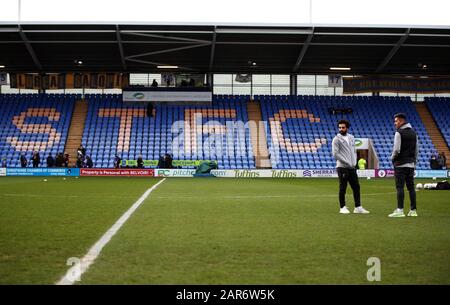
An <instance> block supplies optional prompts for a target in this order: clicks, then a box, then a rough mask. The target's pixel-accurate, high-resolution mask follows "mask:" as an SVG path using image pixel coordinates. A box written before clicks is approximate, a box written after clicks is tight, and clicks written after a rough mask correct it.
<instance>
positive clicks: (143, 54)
mask: <svg viewBox="0 0 450 305" xmlns="http://www.w3.org/2000/svg"><path fill="white" fill-rule="evenodd" d="M210 44H211V42H208V43H204V44H195V45H190V46H185V47H179V48H173V49H165V50H159V51H153V52H147V53H141V54H136V55H131V56H127V57H125V59H127V60H129V59H132V58H136V57H143V56H150V55H156V54H164V53H171V52H176V51H181V50H187V49H193V48H199V47H204V46H209V45H210Z"/></svg>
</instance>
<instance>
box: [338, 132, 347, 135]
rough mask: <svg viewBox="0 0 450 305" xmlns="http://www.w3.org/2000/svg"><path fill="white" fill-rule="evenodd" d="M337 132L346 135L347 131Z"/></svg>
mask: <svg viewBox="0 0 450 305" xmlns="http://www.w3.org/2000/svg"><path fill="white" fill-rule="evenodd" d="M339 133H340V134H341V135H343V136H346V135H347V132H346V131H339Z"/></svg>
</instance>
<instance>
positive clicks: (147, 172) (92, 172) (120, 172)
mask: <svg viewBox="0 0 450 305" xmlns="http://www.w3.org/2000/svg"><path fill="white" fill-rule="evenodd" d="M153 173H154V171H153V169H111V168H105V169H101V168H93V169H86V168H82V169H80V175H81V176H98V177H108V176H109V177H118V176H135V177H153Z"/></svg>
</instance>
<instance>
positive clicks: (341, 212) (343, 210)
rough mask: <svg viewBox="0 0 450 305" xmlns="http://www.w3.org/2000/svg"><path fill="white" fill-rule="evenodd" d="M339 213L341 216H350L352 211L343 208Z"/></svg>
mask: <svg viewBox="0 0 450 305" xmlns="http://www.w3.org/2000/svg"><path fill="white" fill-rule="evenodd" d="M339 213H340V214H350V211H349V210H348V209H347V207H346V206H344V207H343V208H341V209H340V210H339Z"/></svg>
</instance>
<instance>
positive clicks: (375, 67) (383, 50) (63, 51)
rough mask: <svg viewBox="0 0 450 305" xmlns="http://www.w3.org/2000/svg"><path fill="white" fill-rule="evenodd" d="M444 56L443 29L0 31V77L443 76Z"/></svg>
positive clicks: (448, 63) (446, 37) (448, 50)
mask: <svg viewBox="0 0 450 305" xmlns="http://www.w3.org/2000/svg"><path fill="white" fill-rule="evenodd" d="M449 54H450V29H449V28H402V27H390V28H381V27H322V26H321V27H309V26H305V27H266V28H265V27H249V26H247V27H240V26H201V25H199V26H194V25H190V26H181V25H173V26H169V25H136V24H134V25H124V24H121V25H111V24H102V25H100V24H98V25H88V24H77V25H74V24H72V25H70V24H49V25H45V24H23V25H17V24H11V25H7V24H2V25H0V66H1V65H4V66H5V68H4V69H2V70H4V71H7V72H15V71H16V72H64V71H92V72H95V71H105V72H106V71H114V72H133V73H139V72H142V73H144V72H145V73H154V72H162V71H167V70H164V69H158V68H157V66H159V65H176V66H178V67H179V68H178V69H177V70H175V71H178V72H181V71H183V72H201V73H203V72H213V73H274V74H275V73H282V74H289V73H299V74H329V73H330V67H350V68H351V70H350V71H343V72H338V73H342V74H352V75H355V74H358V75H360V74H376V73H380V74H404V75H449V74H450V56H449ZM79 61H81V62H82V64H79ZM0 71H1V70H0ZM172 71H174V70H172ZM334 73H336V72H334Z"/></svg>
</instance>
